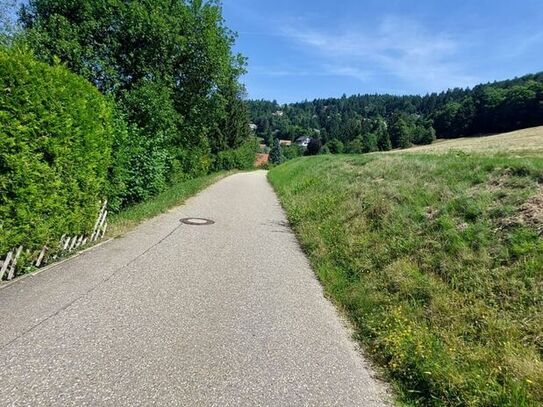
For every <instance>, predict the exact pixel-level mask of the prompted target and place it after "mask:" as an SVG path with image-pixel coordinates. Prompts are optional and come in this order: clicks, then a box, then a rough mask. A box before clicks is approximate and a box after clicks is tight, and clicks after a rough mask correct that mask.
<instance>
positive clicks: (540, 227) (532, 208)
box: [520, 186, 543, 233]
mask: <svg viewBox="0 0 543 407" xmlns="http://www.w3.org/2000/svg"><path fill="white" fill-rule="evenodd" d="M520 215H521V217H522V218H523V221H524V224H526V225H528V226H531V227H534V228H536V229H537V231H538V232H539V233H543V186H540V187H539V191H538V193H537V194H536V195H535V196H533V197H531V198H530V199H528V201H526V203H525V204H524V205H522V206H521V207H520Z"/></svg>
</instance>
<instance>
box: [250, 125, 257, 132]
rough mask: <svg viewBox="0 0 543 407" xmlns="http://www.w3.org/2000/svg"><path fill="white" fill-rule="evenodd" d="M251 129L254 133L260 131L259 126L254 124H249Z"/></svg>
mask: <svg viewBox="0 0 543 407" xmlns="http://www.w3.org/2000/svg"><path fill="white" fill-rule="evenodd" d="M249 127H250V128H251V130H252V131H256V130H257V129H258V126H257V125H256V124H254V123H251V124H249Z"/></svg>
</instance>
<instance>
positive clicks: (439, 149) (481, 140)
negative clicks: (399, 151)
mask: <svg viewBox="0 0 543 407" xmlns="http://www.w3.org/2000/svg"><path fill="white" fill-rule="evenodd" d="M454 149H460V150H462V151H471V152H475V151H477V152H486V153H492V152H494V153H495V152H500V151H502V152H503V151H507V152H509V153H518V152H532V153H536V152H539V153H543V126H540V127H532V128H529V129H523V130H517V131H513V132H511V133H504V134H497V135H494V136H486V137H470V138H459V139H452V140H438V141H436V142H435V143H434V144H432V145H428V146H417V147H413V148H411V149H409V150H407V151H409V152H435V153H446V152H448V151H450V150H454Z"/></svg>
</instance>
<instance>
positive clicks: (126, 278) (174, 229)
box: [0, 171, 387, 407]
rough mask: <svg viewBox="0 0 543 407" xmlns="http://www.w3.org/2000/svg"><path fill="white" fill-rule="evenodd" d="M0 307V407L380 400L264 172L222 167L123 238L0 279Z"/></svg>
mask: <svg viewBox="0 0 543 407" xmlns="http://www.w3.org/2000/svg"><path fill="white" fill-rule="evenodd" d="M184 217H204V218H209V219H212V220H214V221H215V222H216V223H215V224H214V225H210V226H188V225H184V224H181V223H180V222H179V220H180V218H184ZM0 311H1V312H0V383H1V386H0V389H1V390H0V405H1V406H6V405H15V406H45V405H58V406H66V405H74V406H84V405H88V406H101V405H109V406H136V405H172V406H174V405H176V406H178V405H187V406H200V405H201V406H240V405H247V406H257V405H259V406H260V405H262V406H297V405H300V406H302V405H303V406H328V405H338V406H368V407H373V406H383V405H385V402H384V400H386V399H387V396H386V391H385V388H384V386H383V385H382V384H381V383H380V382H379V381H378V380H376V379H374V378H373V375H372V373H371V371H370V368H369V367H368V365H367V363H365V361H364V360H363V357H362V356H361V354H360V352H359V351H358V350H357V348H356V346H355V344H354V342H353V341H352V340H351V338H350V332H349V330H348V329H347V328H346V327H345V324H344V323H343V321H342V320H341V319H340V317H339V316H338V314H337V312H336V310H335V309H334V307H333V306H332V305H331V304H330V303H329V302H328V301H327V300H326V299H325V298H324V297H323V293H322V289H321V286H320V284H319V283H318V281H317V280H316V279H315V277H314V274H313V272H312V271H311V269H310V267H309V265H308V262H307V259H306V258H305V256H304V255H303V253H302V252H301V251H300V249H299V247H298V244H297V242H296V239H295V237H294V235H293V234H292V233H291V231H290V229H289V228H288V226H287V225H286V219H285V215H284V213H283V211H282V209H281V207H280V205H279V203H278V201H277V198H276V196H275V194H274V192H273V190H272V189H271V187H270V186H269V184H268V183H267V181H266V173H265V172H263V171H259V172H253V173H248V174H238V175H234V176H231V177H229V178H226V179H224V180H222V181H220V182H219V183H217V184H215V185H214V186H212V187H210V188H208V189H207V190H205V191H204V192H202V193H200V194H199V195H198V196H196V197H194V198H192V199H191V200H189V201H188V202H187V204H186V205H185V206H182V207H179V208H176V209H174V210H172V211H170V212H168V213H166V214H164V215H161V216H159V217H157V218H154V219H152V220H150V221H148V222H146V223H144V224H142V225H141V226H140V227H138V228H137V229H136V230H134V231H133V232H131V233H129V234H127V235H126V236H125V237H123V238H120V239H116V240H114V241H111V242H109V243H106V244H105V245H102V246H100V247H97V248H95V249H93V250H91V251H89V252H86V253H85V254H83V255H81V256H79V257H76V258H74V259H72V260H70V261H68V262H65V263H63V264H61V265H59V266H57V267H54V268H53V269H51V270H48V271H46V272H44V273H41V274H38V275H36V276H31V277H28V278H25V279H22V280H20V281H18V282H16V283H15V284H12V285H10V286H7V287H4V288H2V289H0Z"/></svg>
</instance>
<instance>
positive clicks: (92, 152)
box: [0, 49, 113, 253]
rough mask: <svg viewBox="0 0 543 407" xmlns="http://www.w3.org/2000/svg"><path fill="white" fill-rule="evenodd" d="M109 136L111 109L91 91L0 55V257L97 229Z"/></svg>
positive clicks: (28, 60) (17, 56)
mask: <svg viewBox="0 0 543 407" xmlns="http://www.w3.org/2000/svg"><path fill="white" fill-rule="evenodd" d="M112 133H113V121H112V109H111V105H110V103H109V102H108V101H107V99H106V98H104V97H103V96H102V95H101V94H100V93H99V92H98V90H96V89H95V88H94V87H93V86H92V85H91V84H90V83H88V82H87V81H85V80H84V79H82V78H81V77H79V76H77V75H74V74H72V73H70V72H69V71H68V70H67V69H65V68H64V67H62V66H48V65H46V64H43V63H40V62H37V61H35V60H34V59H33V58H32V57H31V56H30V55H28V54H27V53H25V52H23V51H17V50H9V51H7V50H4V49H2V50H0V253H5V252H6V251H8V250H9V249H11V248H12V247H14V246H17V245H24V247H26V248H37V247H39V246H41V245H43V244H45V243H47V244H49V245H51V244H53V245H54V243H55V242H57V241H58V239H59V238H60V236H61V235H62V234H63V233H68V234H71V235H75V234H81V233H83V232H86V231H88V230H89V228H92V225H93V223H94V221H95V219H96V215H97V213H98V208H99V204H100V203H99V202H100V200H101V199H102V198H104V194H105V191H106V186H107V185H106V184H107V181H106V179H107V174H108V167H109V166H110V156H111V144H112Z"/></svg>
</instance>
